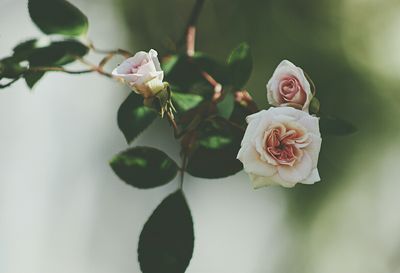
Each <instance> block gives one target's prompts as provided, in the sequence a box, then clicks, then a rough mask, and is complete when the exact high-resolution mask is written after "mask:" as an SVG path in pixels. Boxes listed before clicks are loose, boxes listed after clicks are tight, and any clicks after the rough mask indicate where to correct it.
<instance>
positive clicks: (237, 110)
mask: <svg viewBox="0 0 400 273" xmlns="http://www.w3.org/2000/svg"><path fill="white" fill-rule="evenodd" d="M251 114H254V112H252V111H251V110H250V109H249V108H248V107H246V106H244V105H242V104H240V103H239V102H236V101H235V106H234V108H233V112H232V115H231V118H230V121H231V122H233V123H235V124H237V125H239V126H240V127H243V128H246V126H247V122H246V117H247V116H249V115H251Z"/></svg>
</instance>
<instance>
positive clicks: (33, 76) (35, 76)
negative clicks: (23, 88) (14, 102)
mask: <svg viewBox="0 0 400 273" xmlns="http://www.w3.org/2000/svg"><path fill="white" fill-rule="evenodd" d="M44 74H45V73H44V72H28V73H25V74H24V78H25V82H26V84H27V85H28V87H29V88H31V89H32V88H33V87H34V86H35V84H36V83H37V82H38V81H39V80H40V79H41V78H42V77H43V76H44Z"/></svg>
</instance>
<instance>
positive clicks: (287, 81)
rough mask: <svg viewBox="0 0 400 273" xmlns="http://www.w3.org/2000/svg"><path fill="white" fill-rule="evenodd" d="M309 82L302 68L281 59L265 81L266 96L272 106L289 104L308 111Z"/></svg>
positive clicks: (310, 97) (310, 96) (309, 97)
mask: <svg viewBox="0 0 400 273" xmlns="http://www.w3.org/2000/svg"><path fill="white" fill-rule="evenodd" d="M312 96H313V95H312V92H311V89H310V83H309V82H308V81H307V78H306V76H305V75H304V72H303V70H302V69H301V68H300V67H297V66H295V65H294V64H293V63H291V62H289V61H288V60H283V61H282V62H281V63H280V64H279V65H278V67H277V68H276V69H275V72H274V74H273V75H272V77H271V79H270V80H269V81H268V83H267V97H268V102H269V104H271V105H273V106H291V107H295V108H297V109H301V110H303V111H306V112H308V108H309V105H310V101H311V99H312Z"/></svg>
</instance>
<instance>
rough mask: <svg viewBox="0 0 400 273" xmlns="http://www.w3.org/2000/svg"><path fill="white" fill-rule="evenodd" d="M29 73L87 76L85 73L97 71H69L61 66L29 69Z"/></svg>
mask: <svg viewBox="0 0 400 273" xmlns="http://www.w3.org/2000/svg"><path fill="white" fill-rule="evenodd" d="M28 71H29V72H64V73H67V74H85V73H91V72H94V71H96V70H95V69H86V70H77V71H75V70H67V69H65V68H63V67H59V66H36V67H31V68H29V69H28Z"/></svg>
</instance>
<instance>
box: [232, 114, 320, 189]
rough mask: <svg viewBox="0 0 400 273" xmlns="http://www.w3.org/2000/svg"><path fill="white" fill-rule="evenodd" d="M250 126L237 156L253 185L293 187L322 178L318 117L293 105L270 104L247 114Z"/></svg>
mask: <svg viewBox="0 0 400 273" xmlns="http://www.w3.org/2000/svg"><path fill="white" fill-rule="evenodd" d="M247 122H248V126H247V129H246V133H245V135H244V137H243V140H242V147H241V148H240V150H239V153H238V155H237V158H238V159H239V160H240V161H241V162H242V163H243V167H244V170H245V171H246V172H247V173H248V174H249V176H250V179H251V180H252V182H253V186H254V188H259V187H263V186H268V185H282V186H284V187H293V186H294V185H296V184H297V183H302V184H314V183H315V182H318V181H319V180H320V177H319V174H318V170H317V163H318V155H319V151H320V148H321V141H322V139H321V134H320V132H319V124H318V122H319V120H318V118H317V117H314V116H311V115H309V114H307V113H306V112H304V111H301V110H297V109H295V108H292V107H276V108H274V107H271V108H270V109H268V110H262V111H260V112H258V113H255V114H253V115H250V116H248V117H247Z"/></svg>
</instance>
